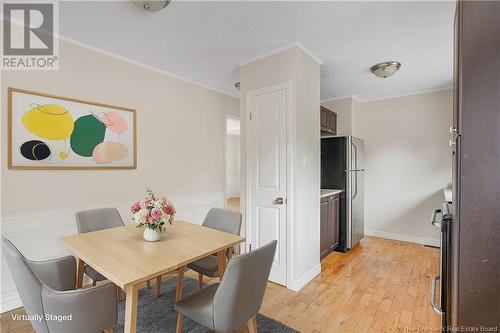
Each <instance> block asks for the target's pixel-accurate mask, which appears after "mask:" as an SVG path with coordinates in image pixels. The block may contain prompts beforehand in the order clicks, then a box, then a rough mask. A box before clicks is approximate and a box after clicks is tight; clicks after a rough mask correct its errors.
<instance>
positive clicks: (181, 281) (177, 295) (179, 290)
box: [175, 266, 186, 302]
mask: <svg viewBox="0 0 500 333" xmlns="http://www.w3.org/2000/svg"><path fill="white" fill-rule="evenodd" d="M185 270H186V266H181V267H179V270H178V272H177V290H176V291H175V301H176V302H179V301H180V300H181V299H182V288H183V287H184V271H185Z"/></svg>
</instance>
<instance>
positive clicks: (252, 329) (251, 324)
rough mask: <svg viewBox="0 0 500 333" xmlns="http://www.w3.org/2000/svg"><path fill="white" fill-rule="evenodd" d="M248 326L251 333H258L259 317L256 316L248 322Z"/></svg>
mask: <svg viewBox="0 0 500 333" xmlns="http://www.w3.org/2000/svg"><path fill="white" fill-rule="evenodd" d="M247 325H248V332H249V333H257V317H256V316H255V315H254V316H253V317H252V318H250V319H249V320H248V321H247Z"/></svg>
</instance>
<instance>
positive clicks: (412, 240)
mask: <svg viewBox="0 0 500 333" xmlns="http://www.w3.org/2000/svg"><path fill="white" fill-rule="evenodd" d="M365 236H373V237H380V238H387V239H394V240H398V241H403V242H410V243H417V244H422V245H430V246H436V247H439V246H440V241H439V239H432V238H426V237H417V236H410V235H403V234H394V233H391V232H385V231H379V230H373V229H365Z"/></svg>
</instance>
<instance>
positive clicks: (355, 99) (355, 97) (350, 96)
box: [321, 87, 453, 103]
mask: <svg viewBox="0 0 500 333" xmlns="http://www.w3.org/2000/svg"><path fill="white" fill-rule="evenodd" d="M452 89H453V87H448V88H439V89H429V90H421V91H416V92H411V93H407V94H399V95H390V96H384V97H376V98H368V99H360V98H359V97H357V96H356V95H348V96H341V97H333V98H327V99H322V100H321V103H327V102H333V101H338V100H341V99H347V98H352V99H353V100H354V101H355V102H357V103H368V102H376V101H383V100H385V99H393V98H398V97H409V96H415V95H422V94H431V93H435V92H440V91H446V90H452Z"/></svg>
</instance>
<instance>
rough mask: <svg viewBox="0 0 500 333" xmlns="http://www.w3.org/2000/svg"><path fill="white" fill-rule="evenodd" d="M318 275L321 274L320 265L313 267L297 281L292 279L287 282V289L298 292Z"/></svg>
mask: <svg viewBox="0 0 500 333" xmlns="http://www.w3.org/2000/svg"><path fill="white" fill-rule="evenodd" d="M320 273H321V263H320V264H318V265H317V266H315V267H314V268H313V269H311V270H310V271H309V272H308V273H306V274H305V275H304V276H303V277H301V278H300V279H298V280H293V279H292V280H291V281H290V282H288V285H287V288H288V289H291V290H293V291H300V290H301V289H302V288H304V287H305V286H306V285H307V284H308V283H309V282H311V281H312V280H313V279H314V278H315V277H316V276H318V275H319V274H320Z"/></svg>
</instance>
